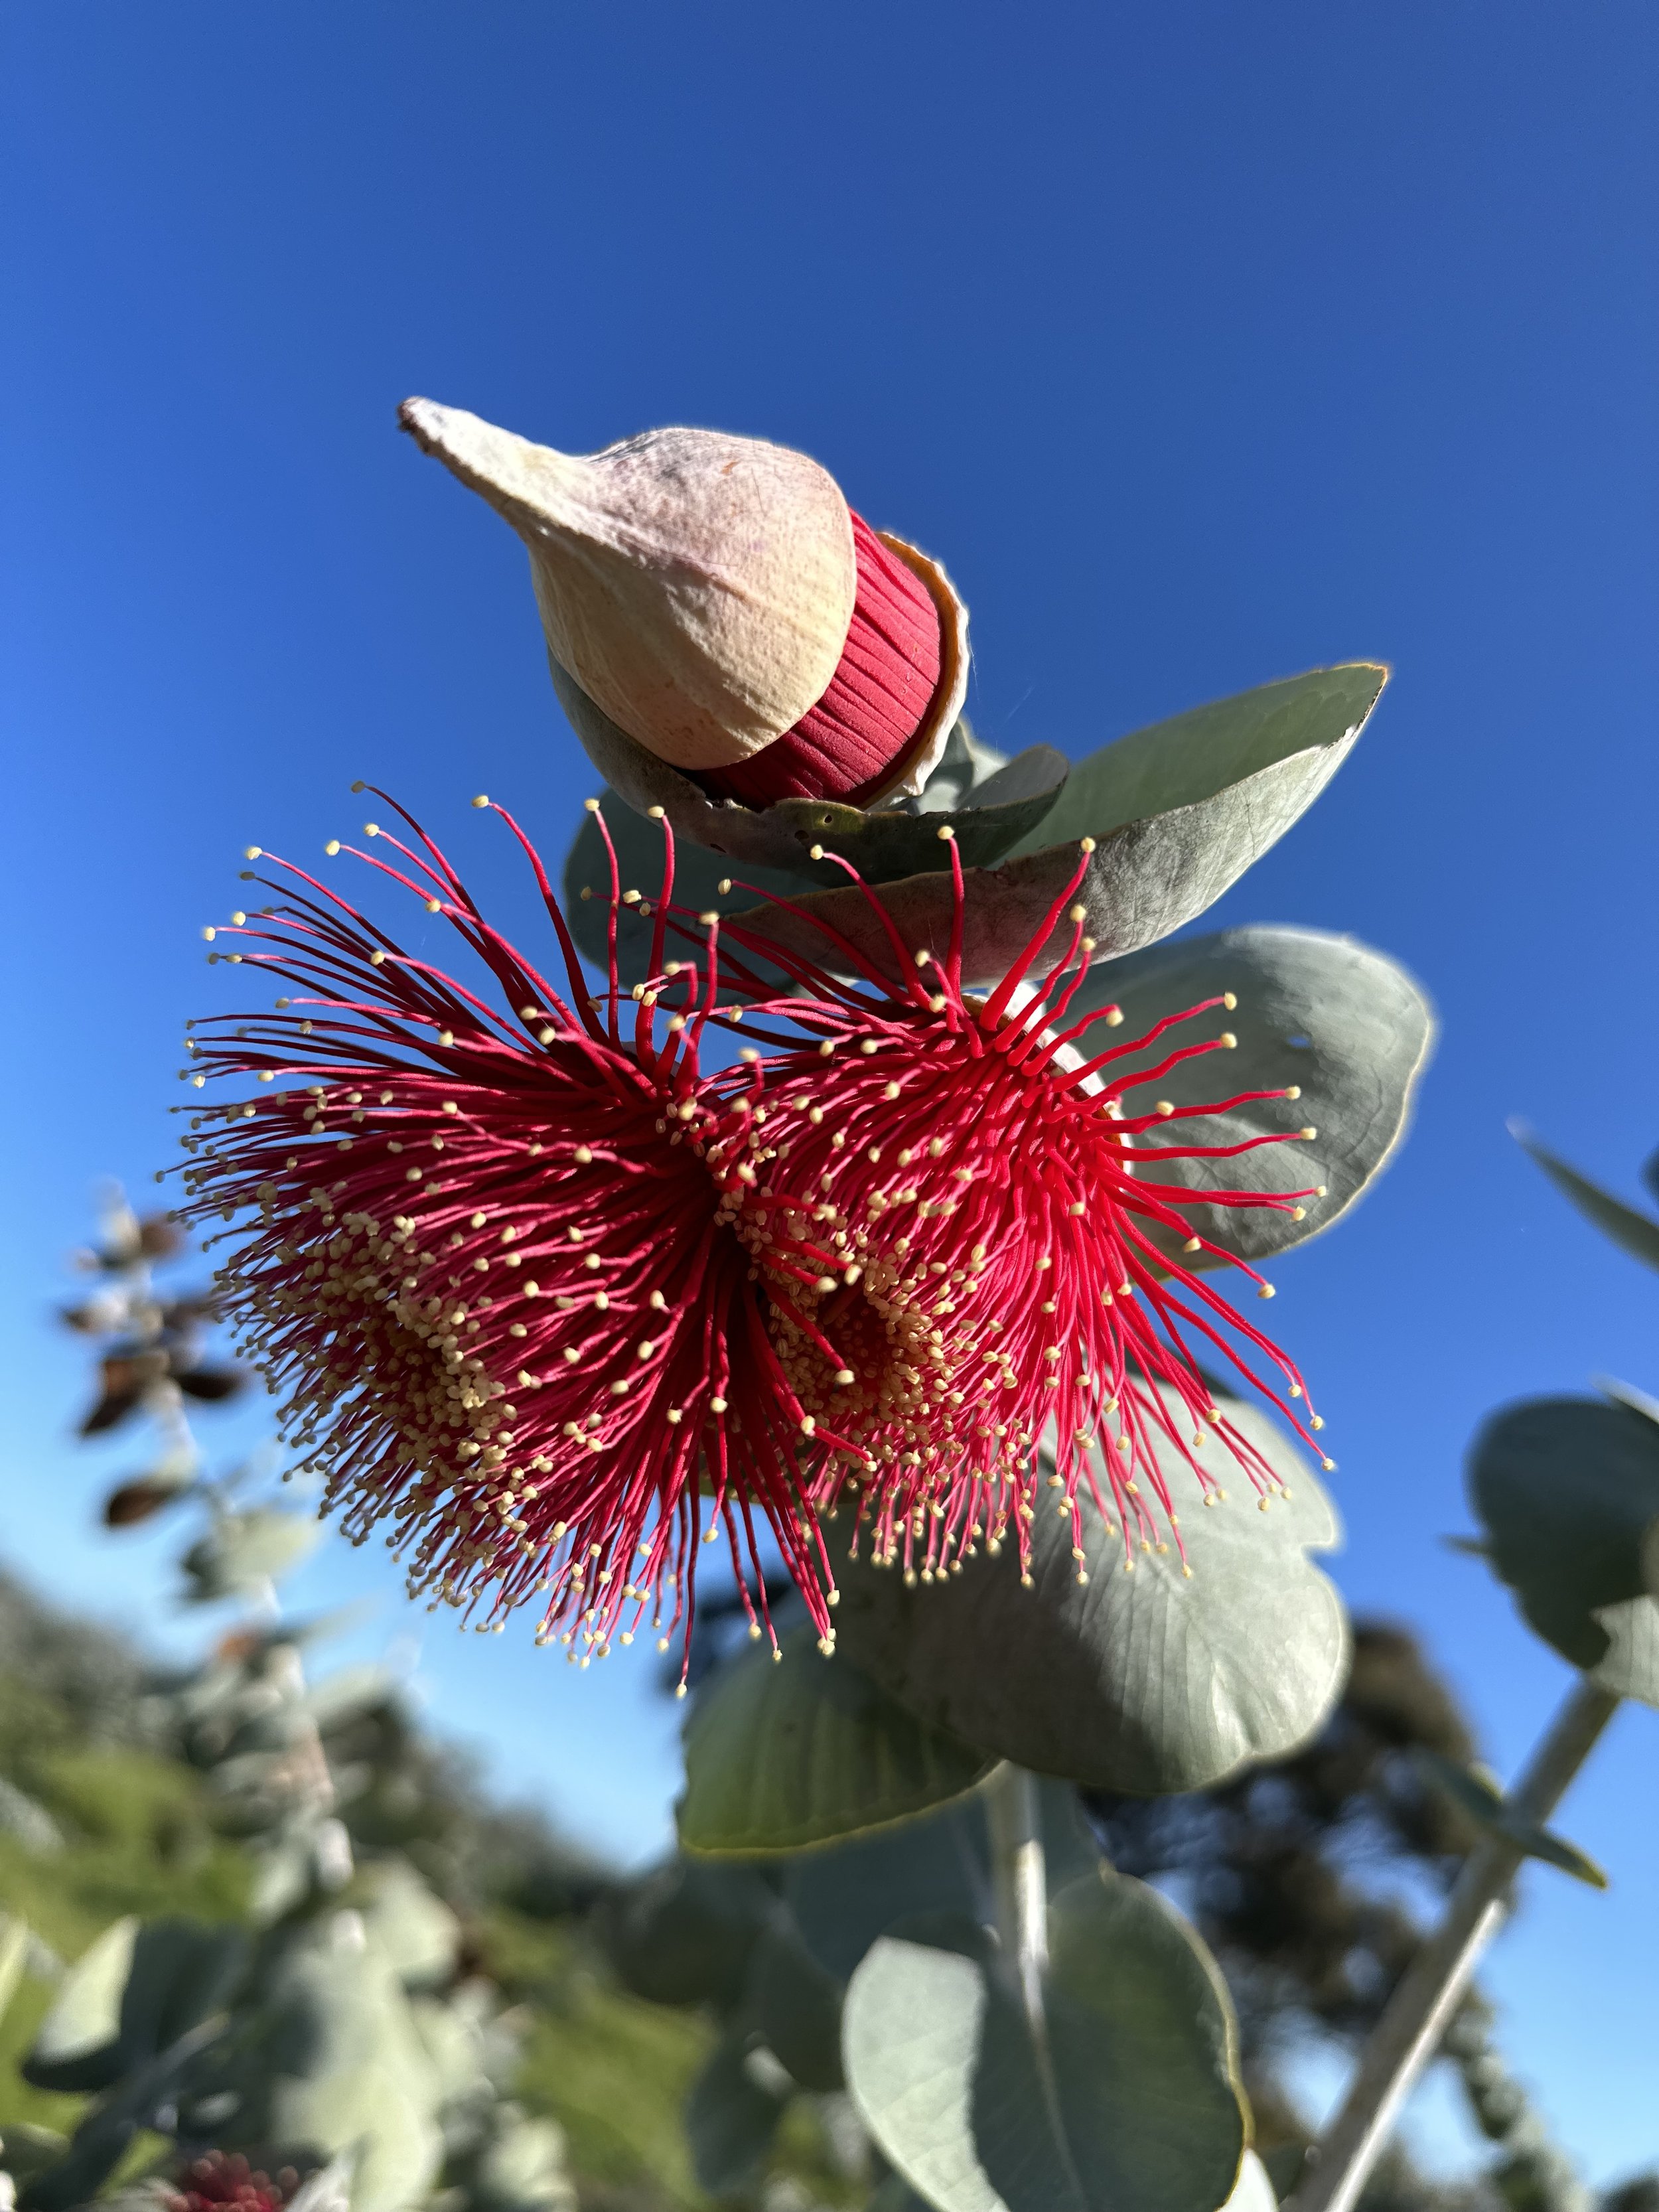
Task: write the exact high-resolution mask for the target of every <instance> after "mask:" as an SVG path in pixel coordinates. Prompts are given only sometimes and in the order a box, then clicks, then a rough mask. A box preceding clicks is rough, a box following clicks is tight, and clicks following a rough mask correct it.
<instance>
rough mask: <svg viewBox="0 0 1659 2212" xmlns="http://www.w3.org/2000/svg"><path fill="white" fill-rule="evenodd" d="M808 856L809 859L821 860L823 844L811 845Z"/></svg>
mask: <svg viewBox="0 0 1659 2212" xmlns="http://www.w3.org/2000/svg"><path fill="white" fill-rule="evenodd" d="M806 857H807V859H808V860H822V859H823V846H822V845H813V846H811V848H809V849H808V852H807V855H806Z"/></svg>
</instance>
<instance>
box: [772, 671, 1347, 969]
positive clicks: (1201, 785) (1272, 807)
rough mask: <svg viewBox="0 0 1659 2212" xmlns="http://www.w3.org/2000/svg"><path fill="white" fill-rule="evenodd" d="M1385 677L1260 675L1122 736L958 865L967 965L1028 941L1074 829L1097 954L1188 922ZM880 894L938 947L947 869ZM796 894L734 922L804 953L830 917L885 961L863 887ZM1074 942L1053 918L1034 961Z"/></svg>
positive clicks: (1067, 870)
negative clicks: (1233, 692)
mask: <svg viewBox="0 0 1659 2212" xmlns="http://www.w3.org/2000/svg"><path fill="white" fill-rule="evenodd" d="M1385 674H1386V671H1383V670H1382V669H1379V668H1375V667H1372V666H1371V665H1370V664H1369V663H1364V664H1359V665H1357V666H1356V667H1354V668H1352V669H1340V668H1339V669H1325V670H1319V671H1315V672H1314V673H1313V674H1312V675H1310V676H1302V677H1293V678H1291V679H1290V680H1289V681H1288V682H1287V683H1285V684H1267V685H1264V686H1263V687H1262V689H1261V691H1259V692H1247V693H1245V694H1244V695H1243V697H1241V698H1239V699H1234V700H1223V701H1221V702H1218V704H1217V705H1215V706H1213V707H1206V708H1197V709H1195V710H1194V713H1193V714H1189V715H1178V716H1177V717H1176V720H1174V721H1172V722H1168V723H1161V724H1159V725H1158V726H1157V727H1156V728H1155V729H1152V730H1146V731H1141V732H1138V733H1137V734H1136V736H1134V737H1133V738H1123V739H1121V741H1120V744H1119V745H1114V746H1108V747H1107V749H1106V750H1105V752H1103V753H1099V754H1097V755H1096V756H1095V757H1094V758H1093V759H1092V760H1090V761H1085V762H1084V763H1083V764H1082V765H1081V766H1080V767H1079V768H1077V769H1073V772H1072V776H1071V779H1070V781H1068V782H1067V784H1066V789H1065V791H1064V793H1062V794H1061V796H1060V799H1059V800H1058V801H1057V802H1056V803H1055V805H1054V806H1053V807H1051V808H1050V809H1049V811H1048V813H1047V814H1045V816H1044V817H1043V819H1042V823H1041V824H1040V826H1039V827H1038V828H1037V829H1036V830H1034V831H1032V832H1031V833H1030V836H1027V837H1026V838H1025V839H1024V840H1023V842H1021V843H1020V844H1019V845H1018V846H1016V847H1015V848H1014V850H1013V852H1012V854H1009V855H1008V856H1007V858H1006V859H1005V860H1002V861H1001V862H1000V865H998V866H995V867H979V868H974V867H969V869H968V870H967V872H966V878H965V884H964V890H965V913H964V916H963V939H962V959H963V973H964V975H967V976H968V977H969V979H970V980H971V979H977V980H983V979H985V978H987V977H990V976H994V975H1002V974H1004V973H1005V972H1006V969H1007V968H1008V966H1009V964H1010V963H1012V961H1013V960H1014V959H1015V958H1017V957H1018V956H1019V955H1020V954H1021V953H1023V952H1024V951H1025V949H1026V947H1027V945H1030V942H1031V940H1032V939H1033V938H1034V937H1035V936H1036V934H1037V933H1038V931H1039V930H1040V928H1041V927H1042V922H1043V921H1044V919H1045V917H1046V916H1047V915H1048V913H1049V912H1050V910H1051V909H1052V908H1053V907H1054V902H1055V901H1056V900H1057V899H1058V898H1060V897H1061V896H1063V895H1064V894H1065V893H1066V890H1067V887H1068V886H1069V885H1071V884H1072V883H1073V877H1074V876H1076V874H1077V870H1078V864H1079V859H1080V858H1081V854H1080V842H1079V841H1080V840H1081V839H1083V838H1084V837H1085V836H1087V837H1091V838H1093V839H1094V841H1095V849H1094V851H1093V852H1092V853H1091V854H1090V855H1089V856H1088V865H1087V866H1086V867H1085V869H1084V870H1083V872H1082V874H1081V876H1080V877H1079V878H1078V880H1077V883H1076V888H1075V899H1076V902H1077V903H1078V904H1079V906H1081V907H1082V908H1083V910H1084V915H1085V921H1084V924H1083V927H1084V929H1085V933H1087V934H1088V935H1089V936H1090V937H1091V938H1092V939H1094V941H1095V943H1096V945H1097V947H1098V949H1099V957H1103V958H1105V957H1118V956H1119V955H1121V954H1125V953H1130V952H1137V951H1139V950H1140V949H1141V947H1142V946H1143V945H1155V944H1156V943H1157V942H1158V939H1160V938H1164V937H1168V936H1170V934H1171V933H1173V932H1174V931H1176V930H1177V929H1180V928H1181V927H1183V925H1184V924H1186V923H1187V922H1189V921H1193V920H1194V919H1195V917H1196V916H1197V915H1200V914H1202V913H1203V912H1204V910H1205V908H1206V907H1208V906H1212V905H1213V904H1214V902H1215V901H1216V900H1217V899H1218V898H1219V897H1220V896H1221V894H1222V893H1223V892H1224V891H1225V890H1228V889H1229V888H1230V886H1231V884H1235V883H1237V880H1238V878H1239V877H1240V876H1242V875H1243V873H1244V872H1245V870H1246V869H1247V868H1249V866H1252V864H1253V863H1254V862H1255V861H1256V860H1260V859H1261V855H1262V854H1263V853H1265V852H1266V851H1267V848H1269V846H1271V845H1273V844H1275V843H1277V842H1278V840H1279V838H1280V837H1282V836H1284V834H1285V831H1286V830H1287V829H1289V828H1290V827H1291V823H1293V822H1295V821H1296V820H1297V817H1298V816H1300V815H1301V814H1302V813H1303V812H1304V811H1305V809H1306V808H1308V807H1309V806H1310V805H1312V803H1313V801H1314V800H1315V799H1316V798H1317V797H1318V796H1319V793H1321V792H1322V790H1323V789H1324V787H1325V786H1326V785H1327V784H1328V782H1329V781H1330V780H1331V778H1332V776H1333V775H1334V774H1335V773H1336V770H1337V769H1338V768H1339V767H1340V764H1341V763H1342V761H1343V760H1344V759H1345V758H1346V756H1347V753H1348V750H1349V749H1350V747H1351V746H1352V744H1353V741H1354V739H1355V738H1357V737H1358V733H1359V728H1360V726H1361V724H1362V723H1363V722H1364V718H1365V715H1366V714H1367V713H1368V712H1369V711H1370V706H1371V704H1372V703H1373V702H1375V700H1376V695H1377V693H1378V691H1380V690H1381V689H1382V686H1383V680H1384V677H1385ZM1120 752H1121V754H1122V758H1121V760H1119V761H1118V762H1116V763H1115V764H1113V761H1112V757H1113V756H1115V755H1118V754H1119V753H1120ZM1126 809H1127V810H1129V811H1125V810H1126ZM1062 841H1063V842H1062ZM881 896H882V902H883V903H884V905H885V907H886V908H887V909H888V912H889V913H890V915H891V917H892V919H893V921H894V922H895V924H896V927H897V928H898V932H899V934H900V936H901V938H902V939H903V941H904V943H905V945H907V946H908V948H909V949H910V950H911V951H919V950H921V948H923V947H926V948H927V951H929V952H931V953H932V954H933V957H935V958H941V957H944V955H945V953H946V951H948V949H949V946H950V943H951V928H952V923H953V920H954V903H953V896H952V891H951V879H950V878H949V877H948V876H945V875H940V874H939V873H937V872H934V873H928V874H922V875H915V876H908V877H905V878H902V880H900V881H897V882H892V883H888V884H884V886H883V888H882V894H881ZM800 903H801V907H802V912H801V913H800V914H788V913H785V912H783V911H782V910H781V909H779V908H757V909H756V910H754V911H753V912H752V913H750V914H749V915H746V916H745V917H744V920H745V921H746V923H747V924H748V926H749V927H750V928H751V929H753V930H755V931H757V932H759V933H761V934H762V935H763V936H765V937H768V938H770V939H772V940H773V941H775V942H776V943H778V944H781V945H787V946H788V947H790V948H791V949H792V950H793V951H796V952H797V953H804V954H805V955H807V956H808V957H812V958H816V959H822V958H823V957H824V952H825V948H826V939H825V938H824V935H823V930H822V928H820V927H815V926H814V924H815V921H816V922H818V923H825V924H828V925H829V927H832V928H834V929H836V931H838V932H839V933H841V934H842V936H844V937H845V938H847V939H848V941H849V942H850V943H851V944H852V945H854V946H855V947H856V948H857V949H858V951H860V953H861V954H862V955H863V956H864V957H865V958H866V959H867V960H869V961H870V962H871V963H872V964H874V965H875V966H876V967H878V968H879V969H882V970H884V972H890V971H891V970H892V969H893V966H894V961H893V955H892V951H891V947H890V944H889V942H888V939H887V936H886V933H885V931H884V929H883V927H882V926H881V924H880V922H879V921H878V919H877V918H876V917H875V916H874V915H872V913H871V911H870V907H869V902H868V901H867V900H866V897H865V896H864V894H863V892H862V891H860V890H858V889H856V888H855V887H854V888H849V889H848V890H829V891H820V892H818V893H817V894H815V895H814V896H811V897H809V898H807V899H805V900H804V901H802V902H800ZM1070 940H1071V926H1070V924H1069V923H1065V922H1062V923H1060V924H1058V925H1057V926H1056V927H1055V929H1054V933H1053V935H1052V936H1051V937H1050V938H1049V939H1048V940H1047V941H1046V943H1045V945H1044V946H1043V949H1042V954H1041V955H1040V957H1041V958H1042V959H1048V960H1054V959H1058V958H1059V957H1060V956H1061V955H1062V954H1063V953H1064V951H1066V947H1067V946H1068V945H1069V943H1070Z"/></svg>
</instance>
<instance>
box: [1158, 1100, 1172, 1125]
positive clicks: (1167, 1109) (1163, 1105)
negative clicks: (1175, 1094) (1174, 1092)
mask: <svg viewBox="0 0 1659 2212" xmlns="http://www.w3.org/2000/svg"><path fill="white" fill-rule="evenodd" d="M1158 1112H1159V1113H1160V1114H1161V1115H1163V1116H1164V1120H1165V1121H1168V1120H1169V1118H1170V1115H1171V1114H1173V1113H1174V1112H1175V1101H1174V1099H1173V1098H1160V1099H1159V1100H1158Z"/></svg>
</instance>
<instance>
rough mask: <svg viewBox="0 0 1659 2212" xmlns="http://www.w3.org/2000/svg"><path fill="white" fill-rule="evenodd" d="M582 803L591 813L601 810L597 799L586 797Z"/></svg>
mask: <svg viewBox="0 0 1659 2212" xmlns="http://www.w3.org/2000/svg"><path fill="white" fill-rule="evenodd" d="M582 805H583V806H584V807H585V808H586V811H587V812H588V813H590V814H597V813H598V812H599V800H598V799H583V801H582Z"/></svg>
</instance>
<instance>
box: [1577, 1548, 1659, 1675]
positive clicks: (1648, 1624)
mask: <svg viewBox="0 0 1659 2212" xmlns="http://www.w3.org/2000/svg"><path fill="white" fill-rule="evenodd" d="M1641 1559H1642V1575H1643V1579H1644V1582H1645V1583H1646V1584H1647V1589H1648V1595H1646V1596H1645V1597H1632V1598H1626V1600H1625V1601H1624V1602H1623V1603H1622V1604H1621V1605H1605V1606H1602V1607H1599V1608H1598V1610H1597V1612H1596V1615H1595V1618H1596V1620H1597V1621H1598V1623H1599V1624H1600V1626H1601V1629H1602V1630H1603V1632H1605V1634H1606V1636H1607V1656H1606V1657H1605V1658H1604V1659H1602V1660H1601V1662H1599V1663H1598V1664H1597V1665H1596V1666H1595V1668H1592V1669H1591V1672H1592V1674H1594V1676H1595V1680H1597V1681H1598V1682H1599V1683H1600V1684H1601V1687H1602V1688H1603V1689H1604V1690H1611V1691H1612V1692H1613V1695H1614V1696H1615V1697H1619V1698H1637V1699H1640V1700H1641V1702H1642V1704H1644V1705H1659V1521H1654V1522H1651V1523H1650V1525H1649V1527H1648V1528H1647V1530H1646V1531H1645V1533H1644V1535H1643V1538H1642V1545H1641Z"/></svg>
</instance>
